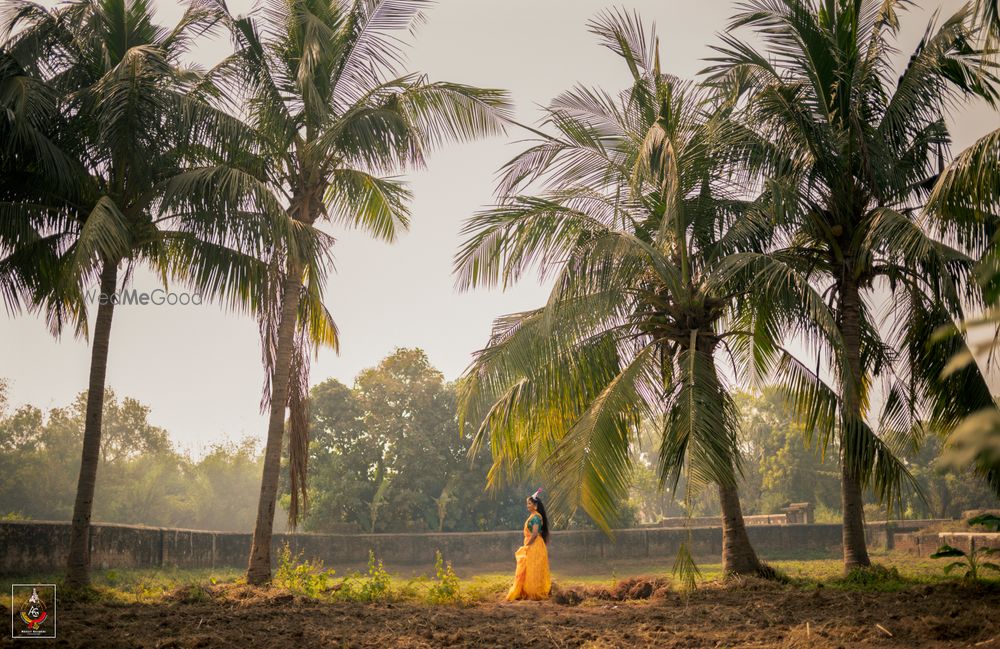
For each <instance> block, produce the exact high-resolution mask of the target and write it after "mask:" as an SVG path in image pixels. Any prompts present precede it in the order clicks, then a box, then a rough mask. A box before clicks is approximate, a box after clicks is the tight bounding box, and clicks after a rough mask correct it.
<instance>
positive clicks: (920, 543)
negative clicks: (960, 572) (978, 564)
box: [894, 532, 1000, 557]
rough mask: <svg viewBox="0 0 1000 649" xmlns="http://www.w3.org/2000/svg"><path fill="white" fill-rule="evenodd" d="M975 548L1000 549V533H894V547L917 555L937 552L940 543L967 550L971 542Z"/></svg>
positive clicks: (924, 555)
mask: <svg viewBox="0 0 1000 649" xmlns="http://www.w3.org/2000/svg"><path fill="white" fill-rule="evenodd" d="M973 543H975V546H976V547H977V548H994V549H998V550H1000V533H996V532H992V533H991V532H914V533H912V534H899V535H896V537H895V540H894V544H895V549H897V550H899V551H900V552H905V553H907V554H912V555H914V556H918V557H927V556H930V555H931V554H932V553H934V552H937V549H938V548H939V547H941V546H942V545H950V546H952V547H956V548H958V549H959V550H964V551H966V552H968V551H969V550H970V549H971V547H972V544H973Z"/></svg>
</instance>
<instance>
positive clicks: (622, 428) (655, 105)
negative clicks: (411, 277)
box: [455, 11, 825, 574]
mask: <svg viewBox="0 0 1000 649" xmlns="http://www.w3.org/2000/svg"><path fill="white" fill-rule="evenodd" d="M589 28H590V30H591V31H592V32H593V33H594V34H596V35H597V36H598V37H599V39H600V41H601V43H602V44H603V45H604V46H606V47H608V48H609V49H611V50H612V51H613V52H614V53H615V54H617V55H618V56H619V57H620V59H621V61H622V63H624V66H625V67H626V69H627V70H628V71H629V73H630V75H631V79H630V83H631V85H630V86H629V87H628V88H627V89H626V90H625V91H623V92H621V93H619V94H618V95H612V94H609V93H607V92H605V91H603V90H599V89H592V88H587V87H577V88H575V89H573V90H571V91H569V92H566V93H563V94H561V95H559V96H558V97H557V98H556V99H554V100H553V102H552V103H551V104H550V105H549V107H548V108H547V109H546V120H545V124H544V125H543V127H544V126H548V127H552V128H553V129H554V130H555V131H556V134H555V135H545V134H543V133H542V132H537V133H538V135H539V136H540V137H541V142H540V143H539V144H538V145H537V146H534V147H532V148H530V149H528V150H527V151H526V152H524V153H522V154H521V155H519V156H518V157H516V158H515V159H514V160H513V161H511V162H510V163H508V164H507V166H506V168H505V172H504V174H503V178H502V180H501V184H500V199H501V200H500V205H499V206H498V207H496V208H495V209H490V210H487V211H484V212H482V213H480V214H477V215H475V216H474V217H473V218H471V219H470V221H469V222H468V223H467V225H466V226H465V228H464V233H465V234H466V235H467V236H468V239H467V241H466V243H465V244H464V247H463V248H462V249H461V251H460V252H459V254H458V255H457V257H456V262H455V266H456V272H457V273H458V274H459V285H460V286H461V287H462V288H471V287H475V286H480V285H487V286H489V285H496V284H499V283H503V285H507V284H508V283H509V282H513V281H516V280H517V279H518V278H519V277H520V276H521V275H522V274H523V273H524V272H526V271H527V270H529V269H530V268H531V267H533V266H535V265H537V266H538V267H539V270H540V271H541V273H542V274H543V276H545V275H551V274H554V275H556V279H555V287H554V289H553V291H552V294H551V297H550V299H549V302H548V304H546V305H545V306H544V307H542V308H539V309H536V310H533V311H528V312H525V313H518V314H513V315H510V316H506V317H503V318H500V319H499V320H497V322H496V324H495V327H494V331H493V335H492V337H491V339H490V341H489V344H488V345H487V347H486V348H485V349H484V350H483V351H481V352H480V353H479V354H478V355H477V356H476V358H475V360H474V362H473V364H472V365H471V367H470V368H469V370H468V371H467V374H466V376H465V377H464V379H463V381H462V383H461V388H460V394H461V398H460V412H461V414H460V419H459V420H460V421H469V422H471V423H472V424H473V425H475V426H477V427H478V431H477V444H482V443H485V441H486V440H487V439H488V440H489V443H490V444H491V447H492V450H493V456H494V461H495V464H494V467H493V470H492V472H491V474H490V475H491V480H493V481H500V480H502V479H504V478H507V477H513V476H514V475H516V474H518V473H519V472H521V471H525V470H534V471H536V472H541V473H542V475H551V478H550V479H551V481H552V485H551V486H552V489H551V492H552V494H553V497H554V501H553V505H554V506H553V509H554V510H555V511H559V510H562V511H563V512H564V513H565V512H568V511H570V510H572V509H574V508H576V507H578V506H579V507H582V508H583V509H584V510H585V511H586V512H587V513H588V514H589V515H590V516H591V517H592V518H593V519H594V520H595V521H596V522H597V523H598V524H600V525H601V526H602V527H604V528H605V529H606V528H607V521H608V520H610V519H611V517H612V516H613V515H614V514H615V512H616V510H617V508H618V507H619V506H620V502H621V499H622V498H623V497H624V496H625V494H626V493H627V487H628V483H629V479H630V453H629V444H630V441H631V440H633V439H634V436H635V434H636V433H637V430H638V427H639V424H640V422H641V421H651V422H657V425H658V426H659V433H660V444H661V446H660V454H659V457H660V463H659V473H660V478H661V480H662V481H663V482H667V481H670V480H672V481H673V484H674V486H676V484H677V480H678V477H679V475H680V474H681V472H682V471H684V470H685V469H686V471H687V474H688V478H689V480H688V484H690V485H699V484H700V485H705V484H712V483H714V484H715V485H717V488H718V492H719V499H720V502H721V507H722V523H723V556H722V560H723V566H724V569H725V571H726V572H729V573H742V574H753V573H757V574H764V573H766V567H765V566H764V565H763V564H762V563H761V562H760V560H759V559H758V557H757V555H756V553H755V552H754V550H753V547H752V546H751V544H750V541H749V538H748V536H747V533H746V530H745V527H744V523H743V515H742V511H741V507H740V501H739V495H738V492H737V479H738V477H739V457H740V454H739V444H738V439H737V438H738V427H739V424H738V416H737V413H736V411H735V407H734V404H733V401H732V398H731V396H730V394H729V391H728V389H727V386H726V381H725V379H724V378H723V376H722V375H720V372H719V370H718V368H717V364H718V363H723V362H724V361H725V352H726V350H727V349H728V350H729V351H731V352H733V353H734V354H735V356H736V357H738V358H740V359H745V358H748V357H749V356H752V355H753V354H754V353H758V354H765V355H769V354H770V353H771V352H770V351H768V350H769V349H773V348H775V347H776V345H777V340H776V336H777V335H778V334H779V333H780V332H781V331H782V327H783V326H786V325H789V324H790V323H791V321H792V320H793V319H794V314H795V313H796V312H797V310H798V309H800V308H803V306H805V307H806V308H812V309H815V310H817V311H820V312H822V311H824V310H825V307H824V305H823V303H822V301H821V300H820V299H819V297H818V296H817V295H813V294H810V291H809V289H808V284H807V283H806V282H804V281H799V280H798V279H797V277H796V276H795V274H794V273H791V272H789V270H788V269H787V268H786V267H784V265H783V264H782V263H781V262H780V260H775V259H771V258H769V257H767V256H766V255H765V254H764V250H765V249H766V247H767V245H768V238H769V236H768V234H769V232H770V228H769V227H768V225H767V223H766V222H763V221H761V219H760V217H761V213H760V212H759V211H757V210H756V209H755V204H754V202H753V201H751V200H746V196H745V195H744V193H745V191H746V190H748V189H752V187H747V186H746V185H745V184H744V182H743V181H746V180H748V178H747V177H746V176H745V175H740V176H737V175H736V174H735V171H734V170H733V169H732V168H731V167H730V166H729V165H728V158H729V152H728V151H727V147H728V145H727V140H728V137H729V135H730V130H731V124H730V122H729V119H728V116H729V113H730V112H731V111H732V108H733V106H732V105H731V104H727V103H726V101H725V99H726V98H721V99H719V98H713V97H712V96H710V95H709V94H707V93H706V92H704V91H702V90H700V89H699V88H697V87H696V86H693V85H692V84H690V83H686V82H683V81H680V80H678V79H676V78H674V77H671V76H668V75H665V74H663V73H662V72H661V70H660V61H659V53H658V45H659V44H658V42H657V39H656V34H655V31H652V30H650V31H649V32H647V30H646V29H645V28H644V26H643V25H642V22H641V20H640V19H639V17H638V16H637V15H634V14H626V13H622V12H618V11H613V12H606V13H603V14H601V15H599V16H598V17H597V18H596V19H594V20H593V21H592V22H591V23H590V24H589ZM538 185H540V186H541V189H540V190H539V193H536V194H533V195H526V194H523V193H521V191H522V190H523V189H524V188H525V187H528V188H529V189H530V188H533V187H536V186H538ZM803 289H804V290H803ZM763 304H769V305H770V311H769V316H768V321H767V322H765V323H763V325H764V326H756V324H755V323H758V319H757V312H756V309H757V308H759V307H761V306H762V305H763ZM793 306H794V307H795V308H791V307H793ZM816 319H817V320H820V319H821V316H820V315H819V314H817V315H816ZM776 324H777V326H775V325H776ZM751 329H756V331H750V330H751ZM738 341H739V342H738ZM741 362H742V360H741Z"/></svg>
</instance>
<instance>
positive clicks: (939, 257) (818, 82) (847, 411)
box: [708, 0, 997, 570]
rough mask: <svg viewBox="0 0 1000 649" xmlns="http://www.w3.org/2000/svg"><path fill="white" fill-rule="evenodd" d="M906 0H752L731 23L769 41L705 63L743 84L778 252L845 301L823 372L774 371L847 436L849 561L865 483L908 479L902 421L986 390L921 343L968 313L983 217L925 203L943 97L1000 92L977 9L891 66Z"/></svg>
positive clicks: (743, 45)
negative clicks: (944, 370)
mask: <svg viewBox="0 0 1000 649" xmlns="http://www.w3.org/2000/svg"><path fill="white" fill-rule="evenodd" d="M906 4H908V3H905V2H902V1H899V0H823V1H820V0H779V1H777V2H775V1H771V0H749V1H748V2H745V3H744V4H743V5H741V7H742V10H741V12H740V13H739V14H737V15H736V16H735V17H734V18H733V20H732V22H731V24H730V28H731V29H734V30H735V29H738V28H741V27H751V28H753V29H755V30H756V32H757V34H758V35H759V37H760V39H761V40H762V41H763V42H764V43H765V45H766V47H767V50H766V51H765V52H760V51H758V50H757V49H755V48H754V46H753V45H751V44H749V43H747V42H744V41H741V40H739V39H738V38H737V37H735V36H732V35H729V36H724V37H722V38H723V45H722V46H720V47H717V48H716V49H717V51H718V57H717V58H716V59H714V64H713V66H712V67H711V68H709V70H708V71H709V72H710V73H711V74H712V76H711V81H712V82H713V83H715V84H717V85H719V86H720V87H721V88H727V87H728V88H740V89H741V91H745V96H746V99H747V107H746V111H745V113H744V116H743V121H744V122H745V125H746V129H747V133H746V142H747V146H746V148H745V149H744V150H745V151H746V152H747V154H746V156H745V160H746V161H747V164H749V165H750V166H751V168H754V169H757V170H759V171H760V172H762V173H765V174H767V175H768V176H770V177H771V185H772V186H773V187H774V189H775V192H774V194H773V197H774V207H773V209H772V212H773V214H774V217H775V219H776V220H777V221H779V225H780V227H781V228H782V231H783V232H784V236H785V239H786V246H785V248H784V249H783V250H779V251H777V253H776V254H780V255H781V256H782V257H783V258H786V259H787V260H788V262H789V263H790V264H791V265H792V266H793V267H795V268H797V269H798V270H799V271H800V272H803V273H807V274H808V275H809V276H810V278H811V279H812V281H813V282H815V284H816V286H817V287H818V288H819V289H820V290H822V291H823V292H824V294H825V296H826V297H827V298H828V300H829V302H830V305H831V307H832V309H833V311H834V313H835V317H836V327H835V331H832V332H827V333H828V334H829V335H828V336H827V337H826V343H827V344H826V347H825V350H826V352H827V357H828V358H827V360H828V364H827V368H828V371H827V372H825V373H824V372H818V371H812V370H809V369H807V368H806V366H805V365H804V364H802V363H799V362H797V361H796V359H794V358H792V357H791V356H790V355H786V356H785V358H784V360H783V363H782V365H781V367H780V368H777V369H778V370H779V372H778V373H779V375H781V377H782V378H783V380H784V381H785V385H786V388H787V389H788V391H789V393H790V395H791V396H792V397H793V400H794V401H795V403H796V404H797V405H798V406H800V410H801V412H802V413H803V414H804V415H805V416H806V417H807V418H808V423H809V424H810V428H813V429H815V434H816V435H818V436H819V437H820V439H821V440H822V441H823V443H824V444H826V443H828V442H829V441H830V440H831V439H833V438H835V437H836V439H837V440H838V441H839V449H840V455H841V468H842V502H843V516H844V531H843V548H844V565H845V569H847V570H850V569H853V568H856V567H865V566H868V565H870V560H869V557H868V552H867V547H866V542H865V531H864V514H863V502H862V489H863V488H864V487H866V486H870V487H873V488H874V490H875V492H876V494H877V495H878V496H879V497H880V498H881V499H882V500H883V501H886V502H892V501H893V500H894V499H895V497H896V496H897V495H898V493H899V490H900V489H901V488H902V487H903V485H904V484H905V483H906V482H908V478H909V476H908V474H907V472H906V470H905V467H904V466H903V465H902V464H901V463H900V462H898V461H897V460H896V458H895V456H894V454H893V449H894V448H896V449H897V450H898V449H899V448H900V447H901V446H903V445H905V444H912V443H915V442H916V440H915V439H914V438H913V437H911V436H908V434H907V433H908V431H919V428H918V427H915V426H913V425H912V424H913V423H914V422H915V421H916V420H917V419H918V418H917V417H916V413H917V411H919V410H920V409H929V410H931V414H932V415H933V417H931V419H930V420H931V421H932V422H936V423H942V422H943V421H944V419H946V418H947V415H948V413H949V412H951V410H952V409H951V408H950V406H948V404H947V403H945V401H946V399H945V401H942V398H945V397H947V396H948V395H949V394H952V395H953V394H955V393H957V392H961V391H962V390H973V389H974V390H977V391H980V392H981V391H982V390H984V389H985V383H984V382H983V381H982V377H978V375H977V373H976V372H974V371H973V370H971V369H970V370H969V371H968V372H967V374H966V375H965V376H953V377H951V378H950V379H949V381H950V383H949V384H948V385H947V388H946V389H941V388H942V386H941V385H935V384H936V383H938V381H939V377H938V376H934V375H933V371H934V369H935V368H940V367H941V365H942V363H941V358H942V357H941V356H937V357H933V358H932V356H934V354H933V353H932V352H929V351H928V347H927V341H928V338H929V334H930V332H932V331H933V330H934V329H935V328H936V327H938V326H940V325H943V324H948V323H950V322H951V321H952V319H960V318H961V317H962V315H963V313H964V310H963V299H968V300H971V301H972V302H973V303H974V302H975V301H976V300H978V299H979V298H978V295H977V293H976V291H975V290H974V287H973V286H971V285H970V284H969V283H968V282H967V281H966V280H967V279H968V275H969V272H970V270H971V268H972V263H973V259H974V257H976V256H977V252H979V251H981V250H983V248H984V246H985V244H986V242H987V240H988V235H987V232H986V228H983V227H979V226H977V225H976V224H975V223H973V222H972V221H971V220H964V221H963V220H959V219H955V220H952V221H949V222H946V221H944V220H941V219H936V220H935V219H932V218H930V217H929V215H928V214H927V213H926V212H925V211H924V210H922V206H923V205H924V204H925V202H926V199H927V195H928V190H929V189H930V187H931V186H932V185H933V183H934V180H935V176H936V174H937V173H938V171H939V169H940V167H941V165H942V158H943V155H944V151H945V149H946V148H947V146H948V144H949V136H948V130H947V128H946V125H945V122H944V117H943V116H944V114H945V113H946V111H947V110H948V107H949V106H951V105H954V103H956V102H960V101H962V100H963V99H965V98H967V97H970V96H973V95H979V96H983V97H986V98H988V99H991V100H992V99H995V98H996V97H997V88H996V79H995V77H993V76H992V75H991V74H990V73H989V72H988V71H987V72H984V68H983V67H982V63H983V61H982V53H981V52H980V51H979V50H977V49H976V48H975V47H974V45H973V40H974V38H973V37H974V33H973V30H972V27H971V26H970V11H969V8H968V7H966V8H963V9H961V10H960V11H959V12H957V13H956V14H955V15H953V16H951V17H949V18H947V19H946V20H944V21H942V22H941V24H940V25H937V26H935V24H934V22H933V21H932V23H931V24H930V25H929V26H928V29H927V32H926V33H925V35H924V37H923V38H922V39H921V41H920V43H919V45H918V46H917V48H916V50H915V52H914V53H913V55H912V56H911V57H910V60H909V61H908V63H907V65H906V68H905V69H904V70H903V72H902V74H897V73H896V72H895V71H894V70H893V69H892V66H891V60H890V59H891V54H892V53H893V51H894V50H893V48H892V41H893V39H894V37H895V35H896V34H897V32H898V29H899V18H900V13H901V12H902V11H903V9H904V8H905V5H906ZM880 298H881V299H884V298H888V300H887V301H884V302H882V304H884V305H885V308H884V309H882V310H881V312H879V309H878V306H877V305H878V304H879V302H880V301H881V300H880ZM963 380H967V381H968V383H967V387H962V384H961V381H963ZM876 389H880V390H881V396H882V398H881V399H880V400H881V403H882V408H881V411H880V413H876V412H875V409H873V408H872V407H871V406H872V404H873V403H874V402H875V401H876V400H879V396H878V393H876V392H875V390H876ZM873 396H874V399H873ZM876 414H877V415H878V423H877V424H875V425H876V427H877V429H878V430H877V432H876V430H875V429H874V428H873V427H872V425H873V422H870V421H869V419H870V418H873V417H875V415H876Z"/></svg>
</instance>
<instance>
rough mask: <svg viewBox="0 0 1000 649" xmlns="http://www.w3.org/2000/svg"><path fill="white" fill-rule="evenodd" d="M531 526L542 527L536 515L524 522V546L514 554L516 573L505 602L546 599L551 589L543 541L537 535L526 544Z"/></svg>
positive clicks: (547, 554) (529, 536) (547, 558)
mask: <svg viewBox="0 0 1000 649" xmlns="http://www.w3.org/2000/svg"><path fill="white" fill-rule="evenodd" d="M533 525H538V526H539V527H541V525H542V517H541V516H539V515H538V514H532V515H531V516H529V517H528V520H526V521H525V522H524V545H522V546H521V547H519V548H518V549H517V552H515V553H514V557H515V558H516V559H517V572H515V573H514V585H513V586H511V587H510V590H509V591H508V592H507V600H508V601H511V602H512V601H514V600H516V599H548V597H549V590H551V588H552V579H551V576H550V575H549V553H548V550H547V549H546V548H545V540H544V539H542V537H541V535H539V536H538V537H536V538H535V540H534V541H533V542H532V543H531V544H530V545H529V544H528V539H530V538H531V528H532V526H533Z"/></svg>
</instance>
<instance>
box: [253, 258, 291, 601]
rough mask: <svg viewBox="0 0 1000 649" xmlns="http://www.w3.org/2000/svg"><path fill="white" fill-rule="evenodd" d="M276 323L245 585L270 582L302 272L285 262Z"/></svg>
mask: <svg viewBox="0 0 1000 649" xmlns="http://www.w3.org/2000/svg"><path fill="white" fill-rule="evenodd" d="M287 272H288V274H287V276H286V277H285V287H284V292H283V295H282V303H281V316H280V318H281V320H280V321H279V323H278V342H277V349H276V350H275V356H274V367H273V368H272V374H271V413H270V418H269V419H268V424H267V446H266V447H265V449H264V470H263V475H262V476H261V481H260V500H259V501H258V503H257V523H256V525H255V526H254V532H253V543H252V544H251V547H250V560H249V565H248V566H247V583H250V584H254V585H261V584H266V583H268V582H269V581H271V535H272V532H273V531H274V506H275V502H276V500H277V496H278V478H279V474H280V470H281V445H282V440H283V439H284V435H285V408H286V405H287V403H288V381H289V374H290V372H291V361H292V348H293V346H294V344H295V323H296V319H297V317H298V309H299V300H300V299H301V282H302V272H301V268H300V267H299V264H298V263H297V262H293V261H289V263H288V269H287Z"/></svg>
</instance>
